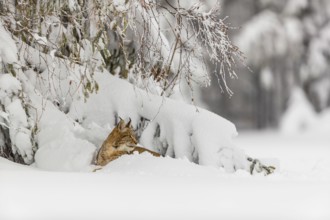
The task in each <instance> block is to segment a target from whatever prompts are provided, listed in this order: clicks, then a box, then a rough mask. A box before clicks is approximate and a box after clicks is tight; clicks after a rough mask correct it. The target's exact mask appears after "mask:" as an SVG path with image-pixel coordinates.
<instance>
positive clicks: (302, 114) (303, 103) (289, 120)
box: [280, 88, 330, 135]
mask: <svg viewBox="0 0 330 220" xmlns="http://www.w3.org/2000/svg"><path fill="white" fill-rule="evenodd" d="M280 130H281V132H283V133H284V134H297V133H307V134H308V133H315V134H323V135H328V134H329V132H330V109H329V108H326V109H325V110H323V111H322V112H321V113H319V114H317V113H316V112H315V110H314V108H313V106H312V105H311V103H310V102H309V101H308V99H307V97H306V95H305V94H304V92H303V91H302V90H301V89H300V88H294V89H293V90H292V94H291V97H290V100H289V103H288V108H287V109H286V111H285V112H284V114H283V116H282V120H281V123H280Z"/></svg>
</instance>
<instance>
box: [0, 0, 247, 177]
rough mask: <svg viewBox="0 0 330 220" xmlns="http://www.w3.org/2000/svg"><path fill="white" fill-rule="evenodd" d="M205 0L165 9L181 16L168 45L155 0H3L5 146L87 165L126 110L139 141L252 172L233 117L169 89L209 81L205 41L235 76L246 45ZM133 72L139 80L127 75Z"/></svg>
mask: <svg viewBox="0 0 330 220" xmlns="http://www.w3.org/2000/svg"><path fill="white" fill-rule="evenodd" d="M200 6H201V5H200V4H194V5H193V6H191V7H190V8H188V9H184V8H181V7H174V6H172V5H170V4H169V3H168V5H167V8H166V7H165V8H164V7H163V9H166V10H167V13H168V15H170V16H173V17H174V18H176V20H175V23H174V25H172V26H171V27H172V28H173V29H171V30H170V32H171V31H172V32H171V33H172V34H174V35H172V36H174V39H175V41H174V42H173V43H171V42H170V40H169V38H166V37H165V35H164V34H163V31H164V30H162V29H161V28H160V25H159V19H160V17H161V16H164V14H163V13H164V12H160V11H159V7H160V5H158V4H157V1H155V2H154V1H125V3H124V2H122V1H102V2H97V1H95V2H94V1H88V3H87V2H80V1H79V2H78V1H75V0H72V1H68V2H61V1H58V2H57V1H55V2H53V1H49V2H47V1H46V2H41V1H37V4H35V3H34V2H31V1H20V2H8V4H7V5H1V18H0V21H1V26H0V28H1V29H0V32H1V40H2V42H1V43H0V58H1V62H2V68H1V75H0V76H1V77H0V86H1V87H0V103H1V105H2V106H1V107H2V109H1V124H0V125H1V129H2V130H1V131H2V133H1V134H2V136H1V144H2V146H0V147H1V149H5V148H6V149H7V150H8V148H11V151H12V152H13V153H16V154H18V155H20V156H21V157H23V159H24V162H25V163H27V164H30V163H33V162H34V164H35V166H37V167H39V168H43V169H48V170H67V171H70V170H84V169H89V166H90V164H91V163H92V159H93V156H94V154H95V152H96V150H97V149H98V148H99V146H101V143H102V141H103V140H104V139H105V137H106V135H107V134H108V133H109V132H110V131H111V128H112V127H113V126H114V125H115V124H116V123H117V121H118V118H119V117H121V118H124V119H127V118H131V119H132V125H133V126H134V129H135V130H136V132H137V134H138V138H139V141H140V143H141V144H142V145H143V146H145V147H147V148H150V149H152V150H154V151H158V152H160V153H161V154H162V155H167V156H171V157H185V158H188V159H189V160H190V161H194V162H196V163H199V164H203V165H212V166H216V167H224V168H225V169H226V170H227V171H234V170H236V169H247V170H248V169H249V164H250V163H251V162H252V161H251V160H250V159H249V160H248V158H247V156H246V155H245V154H244V152H243V151H242V150H240V149H237V148H235V146H234V145H233V144H232V138H233V137H234V136H236V135H237V131H236V129H235V126H234V125H233V124H232V123H231V122H229V121H227V120H226V119H224V118H222V117H220V116H218V115H215V114H213V113H211V112H209V111H206V110H204V109H201V108H199V107H196V106H194V105H189V104H185V103H184V102H182V101H175V100H173V99H170V98H168V97H166V96H167V95H171V94H172V92H168V91H167V89H168V88H170V90H169V91H179V90H180V88H178V87H179V86H180V84H179V83H178V82H179V81H180V80H181V79H186V82H187V84H188V85H189V86H191V83H192V82H193V81H194V82H203V83H204V82H206V81H207V80H206V81H205V79H207V78H208V76H207V72H203V71H202V69H205V68H202V69H200V65H202V66H203V65H204V67H205V64H204V63H203V62H201V63H199V61H198V60H200V59H201V58H202V56H200V55H201V53H202V51H201V48H202V47H206V51H207V54H208V55H209V56H210V58H211V60H212V61H214V62H218V63H219V64H220V65H221V72H220V75H221V76H222V78H223V79H225V76H226V74H229V75H230V76H235V72H234V70H233V64H234V62H235V56H236V57H237V58H239V59H241V53H240V51H239V50H238V48H237V47H235V46H234V45H232V44H231V42H230V40H229V38H228V35H227V29H228V27H227V26H226V25H225V23H224V22H223V21H222V20H219V19H218V18H217V13H218V8H217V6H216V7H214V8H212V9H210V11H209V12H207V13H206V12H203V11H201V10H200ZM86 11H89V12H90V13H87V14H86V13H85V12H86ZM135 17H136V18H137V19H136V20H135ZM141 27H143V28H141ZM128 30H130V31H128ZM129 34H132V36H133V37H131V39H129V37H128V35H129ZM112 37H113V38H112ZM136 38H137V40H135V41H134V39H136ZM128 40H130V41H131V42H128ZM134 50H136V51H134ZM130 51H131V53H130ZM155 71H156V72H155ZM153 74H154V75H153ZM155 74H156V75H155ZM114 75H115V76H114ZM128 76H130V77H131V78H130V79H131V82H134V84H133V85H132V84H131V83H129V82H128V81H127V80H125V79H123V78H127V77H128ZM132 76H133V77H132ZM159 77H160V78H159ZM132 79H133V80H132ZM139 80H140V81H139ZM141 81H142V85H143V83H144V82H145V81H148V82H152V83H153V84H154V85H155V86H154V88H155V90H153V91H152V92H150V91H151V90H148V87H143V86H141V85H140V84H139V82H141ZM204 84H205V83H204ZM206 84H207V83H206ZM139 87H142V88H144V89H141V88H139ZM157 91H158V92H160V93H158V92H157ZM228 91H229V90H228ZM6 132H7V133H8V135H6V134H7V133H6ZM1 154H2V155H3V153H1Z"/></svg>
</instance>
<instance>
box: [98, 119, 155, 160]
mask: <svg viewBox="0 0 330 220" xmlns="http://www.w3.org/2000/svg"><path fill="white" fill-rule="evenodd" d="M137 143H138V142H137V140H136V136H135V133H134V130H133V127H132V126H131V120H130V121H129V122H128V123H127V124H125V121H124V120H122V119H120V121H119V123H118V124H117V126H116V127H115V128H114V129H113V130H112V131H111V133H110V134H109V136H108V137H107V139H106V140H105V141H104V142H103V144H102V146H101V148H100V150H99V152H98V154H97V156H96V165H98V166H105V165H106V164H108V163H109V162H111V161H113V160H115V159H117V158H119V157H120V156H122V155H124V154H133V153H134V152H138V153H139V154H140V153H143V152H149V153H151V154H152V155H154V156H156V157H159V156H160V154H159V153H156V152H153V151H150V150H148V149H145V148H143V147H138V146H137Z"/></svg>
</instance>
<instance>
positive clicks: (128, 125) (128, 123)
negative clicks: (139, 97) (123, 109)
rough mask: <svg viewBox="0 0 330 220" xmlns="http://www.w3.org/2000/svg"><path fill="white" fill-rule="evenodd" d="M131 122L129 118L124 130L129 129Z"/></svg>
mask: <svg viewBox="0 0 330 220" xmlns="http://www.w3.org/2000/svg"><path fill="white" fill-rule="evenodd" d="M131 122H132V119H131V118H129V121H128V122H127V124H126V126H125V127H126V128H130V127H131Z"/></svg>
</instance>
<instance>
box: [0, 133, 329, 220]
mask: <svg viewBox="0 0 330 220" xmlns="http://www.w3.org/2000/svg"><path fill="white" fill-rule="evenodd" d="M235 143H236V144H237V145H238V146H239V147H241V148H243V149H245V150H247V151H249V152H251V153H252V154H254V155H256V156H258V157H261V158H262V157H270V156H271V157H274V158H276V159H278V160H279V161H280V163H281V168H280V169H279V170H277V171H276V173H275V174H273V175H270V176H267V177H265V176H263V175H254V176H250V175H249V174H248V173H247V172H245V171H237V172H235V173H232V174H228V173H226V172H225V171H224V170H223V169H222V168H215V167H210V166H199V165H197V164H194V163H191V162H189V161H188V160H187V159H185V158H182V159H173V158H170V157H164V158H156V157H153V156H151V155H150V154H148V153H144V154H140V155H126V156H122V157H121V158H119V159H117V160H115V161H113V162H112V163H110V164H108V165H107V166H106V167H104V168H103V169H102V170H99V171H97V172H95V173H94V172H90V171H84V172H66V173H62V172H46V171H41V170H38V169H35V168H33V167H24V166H22V165H17V164H14V163H12V162H9V161H7V160H5V159H3V158H0V178H1V181H0V194H1V197H0V219H3V220H14V219H15V220H21V219H22V220H30V219H31V220H32V219H33V220H39V219H40V220H41V219H42V220H48V219H57V220H64V219H70V220H76V219H77V220H84V219H99V220H102V219H109V218H111V219H146V220H147V219H210V220H212V219H229V220H230V219H254V220H258V219H274V220H275V219H297V220H298V219H299V220H304V219H306V220H310V219H313V220H314V219H315V220H327V219H329V217H330V210H329V208H328V205H329V204H330V187H329V186H330V162H329V160H328V158H327V157H328V155H330V154H329V153H330V148H329V143H330V140H329V137H327V136H324V135H323V136H320V135H318V136H315V134H310V135H293V136H290V135H283V134H280V133H274V132H264V133H261V134H260V133H254V132H250V133H242V134H240V136H239V137H238V138H237V139H236V141H235Z"/></svg>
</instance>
